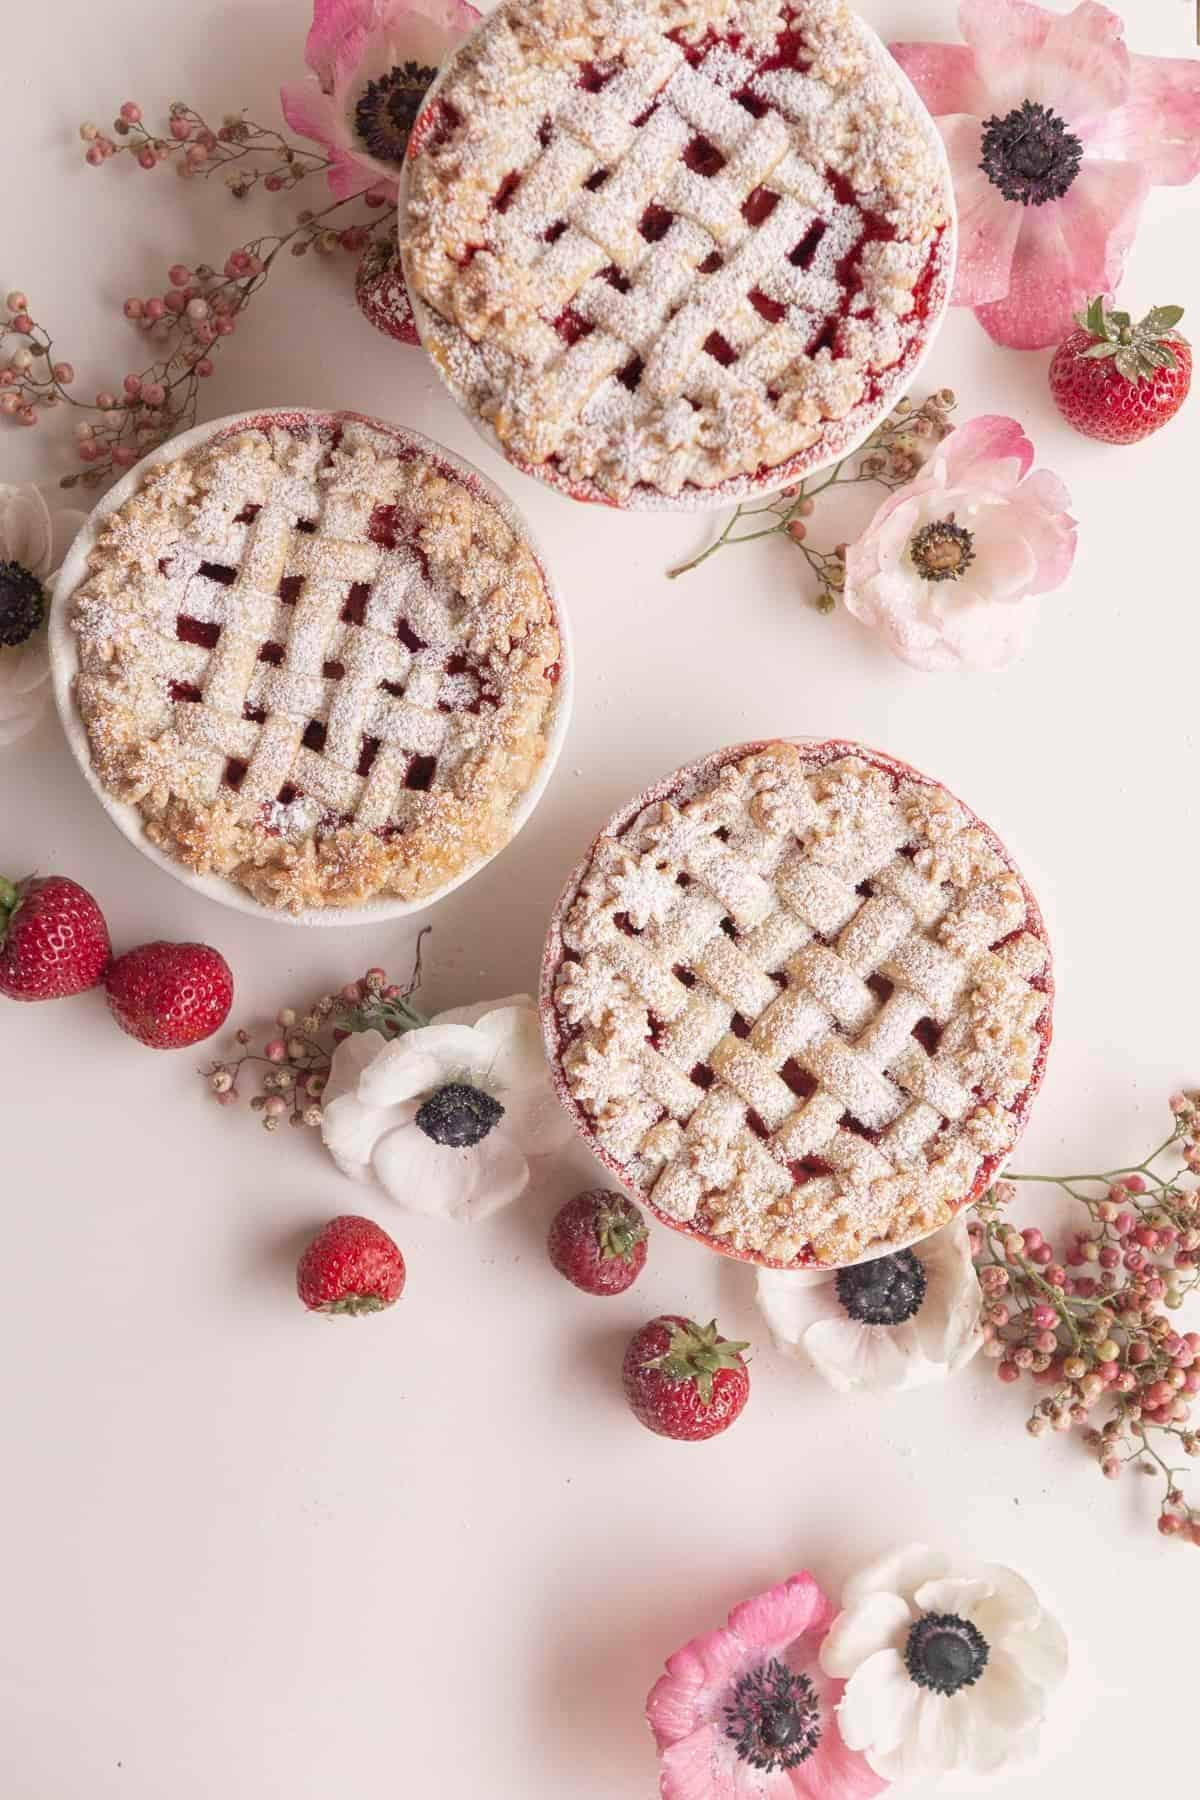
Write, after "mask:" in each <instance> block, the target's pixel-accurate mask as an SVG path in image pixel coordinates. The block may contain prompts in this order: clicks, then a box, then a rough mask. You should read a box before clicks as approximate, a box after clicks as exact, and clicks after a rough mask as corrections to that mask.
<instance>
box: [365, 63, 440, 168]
mask: <svg viewBox="0 0 1200 1800" xmlns="http://www.w3.org/2000/svg"><path fill="white" fill-rule="evenodd" d="M436 74H437V70H436V69H431V68H430V67H429V66H428V64H427V63H417V62H405V63H397V64H396V66H395V67H394V68H391V69H389V70H388V72H387V74H386V75H381V76H380V77H379V80H378V81H369V82H368V83H367V89H366V92H365V93H364V94H363V96H362V98H361V99H360V101H359V102H358V105H357V106H356V107H355V108H354V128H355V130H356V131H357V132H358V135H359V137H360V138H361V139H362V141H363V143H364V144H365V145H366V147H367V149H368V150H369V151H370V152H371V155H372V156H374V157H375V158H376V159H377V160H378V161H379V162H386V163H402V162H403V161H404V152H405V150H406V149H407V148H408V139H409V133H410V132H411V131H412V128H413V124H414V122H415V120H416V117H417V114H418V113H419V112H420V110H421V102H422V101H423V100H424V98H425V95H426V93H427V92H428V91H429V85H430V83H431V82H432V80H433V78H434V76H435V75H436Z"/></svg>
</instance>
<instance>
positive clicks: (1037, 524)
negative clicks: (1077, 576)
mask: <svg viewBox="0 0 1200 1800" xmlns="http://www.w3.org/2000/svg"><path fill="white" fill-rule="evenodd" d="M1019 497H1020V500H1021V502H1022V506H1021V514H1020V522H1019V527H1018V528H1019V530H1020V531H1021V534H1022V536H1023V537H1024V539H1025V542H1026V543H1027V544H1028V545H1029V548H1030V549H1031V551H1032V552H1033V555H1034V560H1035V562H1036V564H1037V571H1036V573H1035V575H1034V578H1033V582H1032V584H1031V586H1030V589H1029V591H1030V593H1031V594H1048V593H1050V592H1052V590H1053V589H1054V588H1057V587H1061V586H1062V584H1063V582H1064V581H1065V580H1066V579H1067V576H1068V575H1069V574H1070V573H1071V569H1072V566H1073V564H1074V562H1075V550H1076V545H1077V542H1078V537H1079V527H1078V526H1077V525H1076V523H1075V520H1074V519H1073V518H1072V517H1071V513H1070V505H1071V496H1070V494H1069V493H1068V492H1067V490H1066V488H1065V487H1064V486H1063V484H1062V482H1061V481H1060V480H1059V478H1058V476H1057V475H1054V474H1052V473H1051V472H1050V470H1049V469H1038V470H1037V471H1036V472H1035V473H1034V474H1033V475H1031V476H1030V477H1029V478H1028V480H1027V481H1024V482H1022V484H1021V487H1020V489H1019Z"/></svg>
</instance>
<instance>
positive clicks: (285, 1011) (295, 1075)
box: [201, 927, 429, 1131]
mask: <svg viewBox="0 0 1200 1800" xmlns="http://www.w3.org/2000/svg"><path fill="white" fill-rule="evenodd" d="M428 929H429V928H428V927H426V930H428ZM424 937H425V931H423V932H422V933H421V936H420V938H418V940H417V956H416V963H415V965H414V968H413V972H412V975H411V976H410V978H409V981H408V983H407V985H406V986H405V987H399V986H397V985H396V983H394V982H389V980H388V978H387V975H386V973H385V972H384V970H383V969H368V970H367V972H366V974H365V975H363V976H361V977H360V978H359V980H357V981H351V982H348V983H347V984H346V986H345V987H343V988H339V989H338V991H337V993H336V994H321V995H320V996H319V997H318V998H317V999H316V1000H313V1001H311V1002H310V1004H309V1005H308V1006H307V1007H305V1008H304V1010H303V1012H301V1011H300V1010H299V1009H298V1008H296V1007H292V1006H285V1007H283V1008H282V1009H281V1010H280V1011H279V1012H278V1013H276V1015H275V1021H274V1026H273V1027H272V1030H271V1035H270V1036H269V1037H267V1038H266V1041H265V1042H264V1043H263V1046H262V1049H261V1050H255V1049H254V1048H253V1035H252V1034H251V1033H250V1032H249V1031H246V1030H241V1031H238V1032H237V1033H236V1036H235V1043H236V1045H237V1048H236V1050H235V1051H234V1053H233V1054H232V1055H231V1056H228V1057H226V1058H225V1059H224V1060H223V1061H221V1062H216V1063H210V1064H209V1066H208V1067H207V1068H206V1069H202V1070H201V1074H202V1075H203V1077H204V1079H205V1081H206V1082H207V1084H208V1087H209V1090H210V1092H211V1093H212V1094H213V1096H214V1098H215V1099H216V1101H217V1103H218V1105H220V1106H236V1105H237V1103H238V1101H239V1100H240V1099H241V1097H242V1096H241V1091H240V1086H239V1084H240V1082H241V1081H242V1079H243V1074H242V1072H243V1070H244V1069H245V1067H246V1065H247V1063H257V1064H259V1065H261V1074H260V1076H259V1092H258V1093H256V1094H253V1095H251V1097H250V1107H251V1109H252V1111H254V1112H256V1113H258V1114H260V1116H261V1119H262V1124H263V1129H264V1130H265V1131H277V1130H278V1129H279V1126H280V1125H282V1123H283V1122H284V1120H285V1119H286V1120H287V1122H288V1124H289V1125H297V1126H304V1125H311V1126H319V1125H320V1123H321V1101H322V1096H323V1095H324V1092H325V1088H326V1086H327V1084H328V1081H329V1071H330V1067H331V1065H332V1062H333V1053H334V1051H335V1050H336V1048H337V1046H338V1044H340V1043H341V1042H342V1040H343V1039H344V1038H347V1037H349V1036H350V1034H351V1032H354V1031H378V1032H380V1033H382V1035H383V1036H384V1037H385V1038H395V1037H399V1036H400V1035H401V1034H402V1033H403V1032H405V1031H414V1030H416V1029H417V1028H418V1027H419V1026H421V1025H424V1024H426V1023H427V1021H426V1019H425V1017H424V1015H423V1014H422V1013H419V1012H418V1011H417V1009H416V1008H415V1007H414V1006H412V1005H411V1004H410V1002H411V1000H412V996H413V995H414V994H415V993H416V991H417V989H418V988H419V987H420V985H421V942H422V940H423V939H424Z"/></svg>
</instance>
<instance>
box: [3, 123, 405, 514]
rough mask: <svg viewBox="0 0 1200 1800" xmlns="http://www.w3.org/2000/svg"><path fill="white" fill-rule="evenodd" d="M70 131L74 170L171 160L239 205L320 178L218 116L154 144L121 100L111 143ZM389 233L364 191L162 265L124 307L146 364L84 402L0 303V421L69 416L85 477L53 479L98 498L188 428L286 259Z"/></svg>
mask: <svg viewBox="0 0 1200 1800" xmlns="http://www.w3.org/2000/svg"><path fill="white" fill-rule="evenodd" d="M79 129H80V136H81V137H82V138H83V139H84V141H85V142H86V144H87V150H86V152H85V158H86V160H87V162H88V163H90V164H92V165H94V166H98V165H100V164H102V163H105V162H108V161H111V160H112V158H114V157H116V156H119V155H120V154H121V153H122V152H124V151H129V152H131V153H133V154H134V156H135V160H136V161H137V162H138V164H139V165H140V166H141V167H142V168H146V169H150V168H155V167H157V165H158V163H160V162H165V161H168V160H172V159H173V160H174V163H175V168H176V171H177V173H178V174H180V175H182V176H195V175H209V174H212V173H213V172H215V171H216V170H217V169H220V170H222V171H223V172H224V177H225V180H226V182H227V183H228V185H229V188H230V191H231V193H232V194H233V196H234V198H235V199H239V200H240V199H244V198H245V196H246V195H247V194H248V193H250V191H251V189H252V188H254V187H256V186H258V185H259V184H260V183H261V185H262V186H263V188H264V189H265V190H267V191H268V192H270V193H279V192H281V191H283V190H284V189H290V188H294V187H296V186H297V185H298V183H299V182H301V181H303V180H305V179H306V178H307V177H308V176H311V175H318V174H322V173H323V172H324V171H325V170H326V169H327V168H328V167H329V166H330V165H329V159H328V158H327V157H324V156H321V155H318V154H317V153H315V152H312V151H308V150H303V149H300V148H297V147H296V146H293V145H291V144H289V143H288V142H287V140H286V139H285V138H284V137H282V136H281V135H280V133H279V132H277V131H271V130H269V129H267V128H266V127H264V126H261V125H258V124H255V123H254V121H253V120H250V119H246V118H244V117H242V116H240V115H233V114H230V115H228V116H227V117H226V119H225V122H224V124H223V125H221V126H220V127H218V128H217V129H216V130H214V129H212V127H210V126H209V125H208V124H207V123H206V121H205V120H204V118H203V117H202V116H201V114H200V113H198V112H197V111H196V110H195V109H194V108H193V107H190V106H187V105H186V104H185V103H184V102H183V101H176V102H175V103H174V105H173V106H172V107H171V111H170V119H169V123H168V127H167V130H166V132H165V133H164V134H162V135H155V134H153V133H151V132H150V131H148V130H147V128H146V126H145V125H144V124H143V115H142V108H141V107H140V106H139V105H138V104H137V103H136V101H132V100H127V101H126V102H125V104H124V105H123V106H122V107H121V110H120V112H119V114H118V115H117V118H116V119H115V120H114V122H113V127H112V129H113V132H114V134H115V136H114V137H108V136H106V135H105V134H104V133H102V132H101V131H100V130H99V128H98V127H97V126H95V125H91V124H86V125H81V126H80V128H79ZM117 139H119V140H121V141H120V142H118V141H115V140H117ZM245 159H249V160H245ZM351 209H354V210H351ZM391 227H392V209H391V208H390V207H389V206H388V194H387V193H386V192H385V191H384V190H383V189H380V188H370V189H368V190H367V191H366V192H365V193H363V194H356V195H354V196H353V197H352V198H350V199H348V200H336V201H334V202H332V204H330V205H328V206H326V207H323V208H322V209H321V210H319V211H316V212H313V211H310V210H305V211H302V212H298V213H297V214H296V215H295V219H294V221H293V223H292V225H291V226H290V227H289V228H288V229H286V230H284V231H281V232H278V233H266V234H264V235H262V236H259V237H255V238H251V239H249V240H248V241H247V242H245V243H242V244H238V245H237V246H235V248H233V249H232V250H230V251H229V252H228V253H227V255H226V256H225V257H224V258H223V260H222V263H221V266H220V267H219V268H216V267H213V266H212V265H210V264H208V263H204V262H198V263H196V264H194V265H189V264H186V263H182V262H177V263H173V264H172V265H171V267H170V268H169V269H168V271H167V274H166V281H165V283H164V286H163V290H162V292H161V293H158V294H152V295H150V296H148V297H142V296H140V295H130V297H129V298H128V299H127V300H126V301H125V302H124V307H123V310H124V314H125V317H126V319H127V320H129V322H130V323H131V324H132V325H134V326H136V328H137V329H138V330H139V331H140V332H142V333H143V334H144V335H145V336H146V337H148V338H149V339H150V340H151V341H152V342H153V343H154V344H155V346H156V347H157V350H158V355H157V357H156V360H155V361H153V362H152V363H150V364H149V366H148V367H145V368H142V369H139V370H131V371H130V372H129V373H128V374H127V375H125V376H124V377H123V379H122V380H121V382H120V383H119V384H114V386H113V388H112V389H111V390H109V389H102V390H101V391H100V392H99V393H97V394H96V395H95V397H94V399H92V400H83V399H80V398H79V397H78V396H77V395H76V394H75V393H73V392H72V391H71V389H72V384H73V383H74V381H75V370H74V368H73V366H72V365H71V363H70V362H67V361H65V360H62V359H61V358H60V357H59V355H58V353H57V352H56V350H55V346H54V342H53V339H52V337H51V335H50V332H49V331H48V330H47V329H46V327H45V326H44V325H43V324H41V323H40V322H39V321H38V320H37V319H36V318H35V317H34V316H33V314H32V312H31V311H30V305H29V301H28V299H27V298H26V296H25V295H24V294H23V293H21V292H20V291H19V290H15V291H14V292H12V293H11V294H9V296H8V300H7V317H0V417H7V418H9V419H12V420H13V422H14V423H16V424H18V425H25V426H29V425H36V424H38V422H39V419H40V416H41V409H42V408H48V407H56V406H59V405H64V404H65V405H67V406H69V407H72V408H74V409H75V411H76V412H77V413H78V414H79V415H80V417H79V421H78V423H77V425H76V427H75V437H76V454H77V455H78V458H79V460H80V462H81V463H83V464H84V465H85V467H84V468H83V469H82V470H80V471H78V472H77V473H76V474H73V475H66V476H64V477H63V478H62V482H61V485H62V486H63V487H74V486H75V485H76V484H77V483H79V482H82V483H83V484H84V485H85V486H87V487H98V486H99V485H100V484H101V483H102V482H104V481H106V480H108V479H109V477H111V476H112V475H114V474H119V473H120V471H121V470H123V469H127V468H130V467H131V466H132V465H133V464H134V463H135V462H137V461H138V460H139V459H140V458H141V457H143V456H145V455H146V454H147V452H148V451H150V450H153V449H154V448H155V447H156V446H157V445H159V444H161V443H163V442H165V441H166V439H167V438H169V437H173V436H174V435H175V434H176V433H177V432H179V431H184V430H186V429H187V428H188V427H189V426H190V425H193V424H194V423H195V420H196V412H197V405H198V399H199V391H200V384H201V382H202V381H204V380H205V379H206V378H207V377H208V376H210V375H211V374H212V373H213V369H214V361H213V359H214V357H215V355H216V353H217V352H218V350H219V349H220V347H221V344H222V343H223V342H224V341H225V339H226V338H228V337H231V336H232V335H233V333H234V332H235V331H236V329H237V326H238V323H239V320H240V319H241V316H242V314H243V313H244V312H245V310H246V308H247V306H248V305H249V304H250V302H251V300H252V299H253V298H254V296H255V294H256V293H257V292H258V290H259V289H260V288H261V287H262V286H263V284H264V282H265V281H266V280H267V279H268V277H269V275H270V274H271V271H272V269H273V267H274V265H275V263H276V261H277V259H278V258H279V256H280V254H281V253H282V252H283V251H284V250H285V249H286V250H287V251H288V252H289V254H290V255H292V256H306V255H307V254H308V253H309V251H310V250H311V251H315V252H316V253H317V254H318V255H321V256H328V255H331V254H332V253H334V252H335V251H339V250H343V251H348V252H350V253H351V254H352V255H354V256H356V257H359V256H361V255H362V254H363V252H364V251H366V250H367V249H368V248H370V247H371V245H372V244H374V243H375V242H376V241H377V239H380V238H386V236H387V234H388V232H389V231H390V230H391Z"/></svg>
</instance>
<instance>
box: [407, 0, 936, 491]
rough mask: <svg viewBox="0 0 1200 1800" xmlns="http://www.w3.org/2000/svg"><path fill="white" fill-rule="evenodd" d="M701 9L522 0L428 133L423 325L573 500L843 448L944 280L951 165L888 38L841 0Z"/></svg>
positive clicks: (417, 255) (745, 473)
mask: <svg viewBox="0 0 1200 1800" xmlns="http://www.w3.org/2000/svg"><path fill="white" fill-rule="evenodd" d="M547 12H548V13H549V14H550V15H552V16H551V17H550V18H547V17H546V16H545V15H546V14H547ZM693 13H694V16H693V17H691V18H690V19H689V9H688V8H687V7H686V6H685V7H680V6H678V5H675V4H670V5H668V4H667V0H656V3H653V4H650V5H648V6H646V7H645V8H643V9H641V11H640V12H639V14H638V15H637V18H636V20H633V19H632V18H631V15H630V14H628V13H627V12H624V11H620V12H619V9H617V8H616V7H615V6H610V5H606V4H604V3H603V0H601V3H600V4H594V5H588V6H584V5H583V3H582V0H556V3H555V5H553V6H552V7H550V8H548V9H547V8H545V7H540V8H538V9H537V16H536V17H535V13H534V9H533V8H532V6H531V5H528V6H527V5H525V4H523V3H522V0H509V3H508V4H507V5H504V6H502V7H500V8H499V9H498V10H497V12H496V13H494V14H493V15H492V16H491V18H490V19H489V20H488V21H487V22H486V23H485V25H484V26H483V27H481V29H480V30H479V32H477V33H476V35H475V37H474V38H473V39H472V40H471V42H470V43H469V45H468V46H467V47H466V48H465V49H464V50H463V51H462V52H460V54H459V56H458V58H457V59H456V61H455V62H454V64H453V65H452V66H451V68H450V71H449V72H448V74H447V76H446V77H445V78H444V80H443V82H442V83H441V84H440V86H439V90H438V93H437V95H436V97H435V99H434V101H433V103H432V107H431V117H432V118H433V119H434V121H435V123H434V126H433V127H432V128H431V129H429V130H427V131H425V132H424V133H421V132H418V133H417V134H415V136H414V151H413V154H412V159H411V164H410V171H409V190H408V203H407V213H406V216H405V218H404V219H403V220H402V237H403V240H404V246H405V255H406V273H407V275H408V278H409V285H410V287H411V289H412V291H413V294H414V301H415V310H416V313H417V317H418V322H419V324H420V326H421V329H422V334H423V338H424V341H425V342H426V345H427V347H428V348H429V349H430V351H431V353H432V355H433V357H434V360H435V362H436V363H437V364H438V366H439V367H440V369H441V370H442V373H443V374H444V375H445V376H446V378H447V380H448V381H449V383H450V386H451V388H452V389H453V391H454V392H455V394H456V396H457V397H458V398H459V400H460V401H461V402H462V403H463V404H464V405H465V406H466V407H467V409H468V410H469V411H471V412H472V413H473V414H474V415H475V417H476V418H477V419H478V420H479V422H480V423H481V425H482V426H484V427H485V428H486V430H487V431H488V433H489V434H490V435H491V436H493V438H494V439H495V440H496V441H497V442H498V443H499V444H500V446H501V448H502V449H503V451H504V453H505V454H506V455H507V456H509V457H510V459H511V460H513V461H514V462H516V463H517V464H518V465H519V466H521V467H522V468H524V469H526V470H527V471H528V472H530V473H534V474H536V475H539V476H540V477H541V478H543V479H545V480H548V481H551V482H552V483H554V484H555V485H559V486H562V487H564V488H566V490H567V491H569V492H571V493H574V494H576V495H577V496H578V497H581V498H592V499H602V500H606V501H608V502H609V503H615V504H621V505H631V504H632V505H639V506H640V505H652V504H656V503H657V504H663V503H666V504H676V503H678V502H680V501H681V500H684V501H687V500H688V499H689V497H692V496H696V495H699V496H700V497H702V498H704V499H711V498H712V497H713V495H714V494H716V493H718V492H719V493H721V494H722V495H725V494H728V493H730V492H732V491H734V490H735V489H736V488H737V487H738V484H746V483H749V484H751V485H754V484H759V485H763V484H765V483H767V482H768V481H770V483H771V484H772V485H775V484H777V481H778V479H780V478H782V479H790V478H793V477H794V472H795V470H796V469H797V468H798V467H799V466H800V464H802V463H808V464H811V463H813V462H816V461H818V460H828V458H829V457H830V456H831V455H833V454H836V453H837V452H838V451H840V450H841V449H842V447H843V446H845V445H846V444H848V443H850V442H851V441H853V439H854V438H856V437H861V436H862V435H863V433H864V431H865V430H867V429H869V428H870V424H871V423H873V422H874V420H876V419H877V418H878V417H879V416H881V415H882V413H883V412H884V411H885V410H886V407H887V405H888V403H889V401H890V399H891V398H892V396H893V394H894V393H895V391H896V389H897V387H898V386H899V385H900V383H901V382H902V381H903V380H904V379H905V378H906V376H907V374H908V373H909V372H911V369H912V366H913V364H914V363H915V361H916V360H917V358H918V357H919V356H920V355H921V354H922V353H923V351H924V349H925V347H926V345H927V342H928V336H929V330H930V326H931V321H932V320H933V318H934V317H935V316H936V314H937V313H938V312H939V311H940V309H941V306H942V305H943V304H944V302H945V299H946V298H947V294H946V285H947V283H946V277H947V270H948V262H949V258H950V254H951V240H952V232H951V231H950V229H949V222H950V218H951V202H950V198H949V192H948V184H947V180H946V176H945V170H944V159H943V156H942V152H941V150H940V147H939V146H938V144H937V140H936V136H935V135H932V132H931V127H930V124H929V121H928V119H927V118H926V117H925V116H924V115H923V113H922V111H921V109H920V107H919V105H918V103H917V102H915V100H914V99H913V98H912V96H911V93H910V92H909V91H908V90H907V88H906V86H905V84H904V83H903V80H902V78H901V77H900V76H899V75H898V72H897V71H896V70H895V69H894V67H893V66H892V65H891V63H890V61H889V59H887V57H886V55H885V53H884V52H883V51H882V48H881V46H879V44H878V43H877V41H876V40H875V39H874V38H873V36H872V34H871V33H869V32H868V31H867V30H866V28H865V27H862V26H861V25H860V24H859V23H858V22H857V21H856V20H855V19H854V18H853V17H852V16H851V15H850V14H849V12H848V10H847V9H846V8H845V6H844V5H843V4H842V3H841V0H821V3H820V4H818V3H817V0H801V3H799V4H795V5H784V4H783V3H782V0H780V3H779V4H777V5H775V4H771V3H769V0H767V3H764V0H722V3H719V4H716V5H705V6H703V7H697V8H695V9H693ZM618 16H619V20H620V23H619V26H618V23H617V21H618ZM689 24H691V25H694V27H695V31H696V40H698V41H696V40H691V38H690V32H689ZM556 28H557V29H556ZM708 28H711V30H710V31H709V35H708V36H705V31H706V29H708ZM668 32H669V33H670V34H671V35H669V36H668V35H667V34H668ZM714 33H715V34H716V35H715V36H714V35H712V34H714ZM614 34H616V35H617V36H618V37H619V39H620V41H621V43H622V44H623V45H624V46H625V48H624V50H623V52H622V54H620V55H618V56H616V57H615V58H612V59H610V60H609V61H608V62H604V60H603V59H602V57H601V55H600V52H601V49H602V48H603V47H604V46H605V45H606V44H608V43H609V41H610V39H611V38H612V37H613V35H614ZM589 44H590V45H591V46H592V50H591V53H590V54H589V52H588V48H587V46H588V45H589ZM447 119H448V120H451V121H453V123H450V124H446V125H441V124H439V123H438V122H437V121H439V120H447ZM545 121H550V122H551V123H550V124H549V125H547V124H546V123H545ZM689 413H690V414H692V415H693V418H692V419H691V420H690V421H689V419H688V417H687V415H688V414H689ZM785 468H786V470H787V471H788V472H787V474H786V475H784V474H783V473H782V472H783V470H784V469H785Z"/></svg>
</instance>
